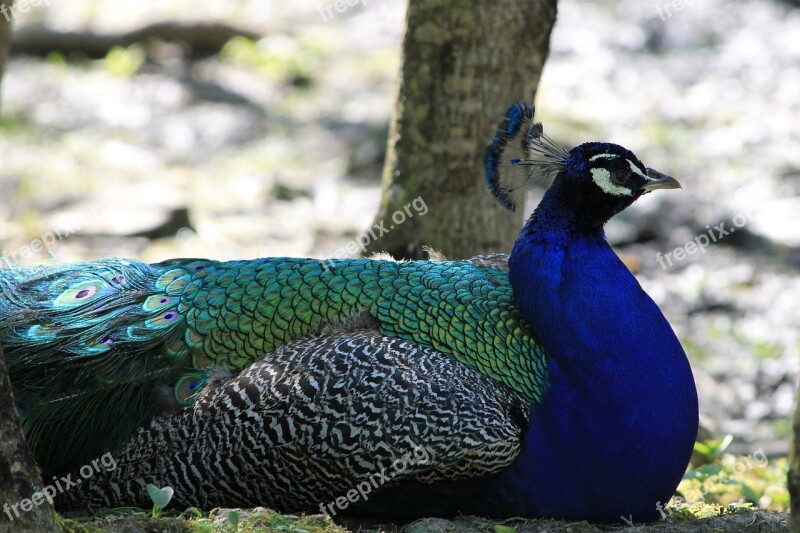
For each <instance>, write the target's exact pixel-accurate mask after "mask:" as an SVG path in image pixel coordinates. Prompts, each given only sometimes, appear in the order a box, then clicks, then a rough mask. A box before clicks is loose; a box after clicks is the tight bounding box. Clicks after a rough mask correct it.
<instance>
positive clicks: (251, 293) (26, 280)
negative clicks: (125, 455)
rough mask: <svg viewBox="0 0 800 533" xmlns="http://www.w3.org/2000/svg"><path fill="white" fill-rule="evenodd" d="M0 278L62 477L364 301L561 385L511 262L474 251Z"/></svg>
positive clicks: (101, 268) (13, 365) (39, 446)
mask: <svg viewBox="0 0 800 533" xmlns="http://www.w3.org/2000/svg"><path fill="white" fill-rule="evenodd" d="M0 289H2V296H0V343H2V344H3V346H4V347H5V349H6V354H7V359H8V365H9V371H10V373H11V380H12V383H13V384H14V387H15V393H16V395H17V399H18V403H19V405H20V408H19V409H20V413H21V416H22V418H23V425H24V427H25V431H26V434H27V435H28V439H29V441H30V442H31V444H32V446H33V448H34V450H35V452H36V453H37V456H38V457H39V460H40V462H41V464H42V465H43V467H44V468H45V471H46V472H47V473H56V472H60V471H62V470H64V469H67V468H70V467H74V466H79V465H81V464H84V462H85V461H86V460H91V459H93V458H95V457H98V456H100V455H102V454H103V453H106V452H108V451H114V449H115V447H116V446H118V445H119V444H120V443H121V441H122V440H124V439H126V438H127V437H128V436H129V435H130V433H131V432H132V430H133V429H134V428H136V427H138V426H139V425H141V424H142V423H143V422H144V421H145V420H146V419H147V418H149V417H151V416H152V415H153V414H154V413H156V412H158V411H159V410H160V409H164V408H167V407H168V406H169V405H170V403H172V405H173V406H175V407H180V406H185V405H189V404H191V403H192V402H193V400H194V398H195V397H196V396H197V393H198V392H199V391H200V390H201V389H202V386H203V384H204V383H205V381H206V380H207V379H208V378H209V376H210V375H211V373H212V372H214V371H216V370H218V369H220V368H222V369H229V370H233V371H236V370H241V369H242V368H244V367H245V366H247V365H248V364H250V363H251V362H253V361H255V360H256V359H260V358H261V357H263V356H264V355H266V354H268V353H269V352H270V351H271V350H273V349H275V348H277V347H278V346H281V345H283V344H285V343H287V342H289V341H291V340H293V339H297V338H299V337H302V336H304V335H308V334H310V333H314V332H317V331H319V330H320V329H322V328H323V327H324V326H326V325H327V324H329V323H338V322H343V321H345V320H347V319H349V318H351V317H354V316H356V315H359V314H361V313H363V312H365V311H366V312H368V313H369V314H370V315H371V316H372V317H374V318H375V319H377V321H378V322H379V324H380V331H381V333H383V334H384V335H387V336H392V337H398V338H402V339H407V340H412V341H415V342H417V343H419V344H421V345H424V346H430V347H432V348H435V349H436V350H438V351H440V352H442V353H445V354H448V355H451V356H452V357H454V358H455V359H457V360H458V361H460V362H462V363H463V364H465V365H467V366H470V367H472V368H475V369H477V370H478V371H480V372H481V373H483V374H485V375H488V376H490V377H493V378H495V379H497V380H499V381H501V382H503V383H505V384H507V385H508V386H509V387H511V388H513V389H514V390H516V391H518V392H520V393H521V394H523V395H524V396H525V397H527V398H528V399H530V400H531V401H533V402H538V401H539V400H540V398H541V395H542V393H543V390H544V387H545V383H546V371H545V369H546V361H545V357H544V354H543V353H542V351H541V349H540V348H539V347H538V346H537V345H536V343H535V340H534V339H533V338H532V336H531V334H530V330H529V328H528V326H527V324H526V322H525V321H524V319H523V318H522V317H521V315H520V314H519V312H518V311H517V310H516V308H515V307H514V305H513V304H512V295H511V287H510V285H509V282H508V276H507V274H506V272H503V271H500V270H494V269H491V268H486V267H479V266H475V265H472V264H470V263H466V262H450V261H442V262H428V261H414V262H394V261H378V260H370V259H353V260H339V261H319V260H315V259H295V258H267V259H256V260H250V261H231V262H216V261H207V260H195V259H184V260H172V261H167V262H164V263H159V264H153V265H148V264H145V263H140V262H136V261H131V260H121V259H109V260H103V261H95V262H90V263H79V264H73V265H65V266H60V267H55V268H50V269H44V270H26V269H12V270H0ZM159 391H160V394H159ZM164 398H170V399H171V401H164ZM65 434H66V435H69V438H65V437H64V436H65ZM45 451H46V452H45ZM43 455H45V456H43Z"/></svg>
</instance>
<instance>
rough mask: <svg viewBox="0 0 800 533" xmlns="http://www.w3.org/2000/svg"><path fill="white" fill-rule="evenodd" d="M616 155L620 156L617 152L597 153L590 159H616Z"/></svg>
mask: <svg viewBox="0 0 800 533" xmlns="http://www.w3.org/2000/svg"><path fill="white" fill-rule="evenodd" d="M615 157H619V156H618V155H616V154H597V155H593V156H592V157H590V158H589V161H596V160H598V159H614V158H615Z"/></svg>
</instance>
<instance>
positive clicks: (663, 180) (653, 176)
mask: <svg viewBox="0 0 800 533" xmlns="http://www.w3.org/2000/svg"><path fill="white" fill-rule="evenodd" d="M647 179H648V181H647V183H645V184H644V185H642V190H643V191H644V192H650V191H655V190H656V189H683V187H681V184H680V182H678V180H676V179H675V178H673V177H672V176H668V175H666V174H663V173H661V172H659V171H658V170H654V169H652V168H648V169H647Z"/></svg>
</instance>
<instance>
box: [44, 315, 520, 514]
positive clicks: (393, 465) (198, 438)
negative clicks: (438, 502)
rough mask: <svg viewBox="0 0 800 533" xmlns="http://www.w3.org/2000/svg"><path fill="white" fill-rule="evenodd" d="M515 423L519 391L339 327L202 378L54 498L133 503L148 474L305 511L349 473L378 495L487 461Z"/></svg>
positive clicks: (503, 447)
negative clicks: (193, 394)
mask: <svg viewBox="0 0 800 533" xmlns="http://www.w3.org/2000/svg"><path fill="white" fill-rule="evenodd" d="M528 425H529V407H528V402H526V400H525V399H524V398H522V397H521V396H520V395H518V394H517V393H515V392H513V391H512V390H511V389H509V388H508V387H506V386H504V385H502V384H500V383H499V382H497V381H495V380H493V379H491V378H488V377H486V376H483V375H482V374H480V373H478V372H476V371H474V370H472V369H469V368H467V367H466V366H464V365H462V364H460V363H458V362H456V361H453V360H452V358H449V357H447V356H445V355H443V354H441V353H439V352H437V351H435V350H433V349H430V348H424V347H421V346H419V345H417V344H415V343H413V342H409V341H404V340H399V339H395V338H390V337H385V336H382V335H380V334H379V333H378V332H376V331H371V330H369V329H358V330H355V331H354V330H352V329H349V330H348V329H346V328H345V329H342V330H340V331H335V330H334V331H332V332H326V333H324V334H321V335H314V336H309V337H306V338H303V339H300V340H298V341H295V342H292V343H289V344H287V345H285V346H283V347H281V348H279V349H278V350H276V351H274V352H273V353H271V354H269V355H268V356H267V357H265V358H264V359H262V360H260V361H258V362H256V363H254V364H252V365H251V366H249V367H248V368H247V369H246V370H244V371H243V372H241V373H240V374H238V375H235V376H231V377H227V378H225V377H222V378H219V379H212V380H211V382H209V384H208V385H207V386H206V388H205V390H204V391H203V393H202V395H201V397H200V398H199V399H198V401H197V403H196V404H195V405H194V406H193V407H191V408H189V409H186V410H182V411H179V412H176V413H173V414H168V415H162V416H160V417H157V418H155V419H154V420H153V421H151V422H150V423H149V425H147V426H145V427H144V428H142V429H140V430H139V431H138V432H137V433H136V434H135V436H134V437H133V438H132V439H131V440H130V442H129V443H128V445H127V446H126V447H125V449H124V450H123V451H122V453H121V454H120V455H119V458H118V464H117V467H116V468H115V469H114V470H110V471H109V472H101V473H100V474H98V475H96V476H94V477H92V478H91V479H90V480H87V482H85V483H84V484H83V485H81V487H80V488H79V489H76V490H73V491H70V492H69V493H67V494H65V495H64V496H63V498H64V499H63V500H62V501H61V502H59V501H58V500H57V504H60V506H61V507H64V508H89V509H98V508H100V507H114V506H119V505H130V504H135V505H141V506H147V505H148V503H149V498H148V496H147V492H146V484H147V483H151V482H152V483H155V484H158V485H161V486H171V487H172V488H173V489H174V490H175V499H176V500H177V502H178V503H179V505H196V506H200V507H207V506H256V505H266V506H269V507H272V508H275V509H280V510H283V511H315V512H319V511H320V509H321V507H320V504H324V503H325V502H331V501H334V500H335V499H336V498H337V497H341V496H344V495H345V494H347V492H348V491H349V490H351V489H353V488H355V487H356V486H357V485H358V484H359V483H363V482H370V483H371V484H372V486H373V487H374V488H373V489H371V490H373V491H374V492H380V491H384V490H387V489H390V490H391V489H392V487H397V486H399V485H402V484H406V485H408V484H409V483H411V484H420V485H426V484H427V485H430V484H432V483H436V484H439V485H441V484H443V483H444V484H447V483H448V482H449V483H452V482H453V481H456V480H469V479H473V480H474V479H480V478H482V477H484V476H487V475H490V474H492V473H496V472H499V471H501V470H503V469H505V468H506V467H508V465H509V464H511V462H512V461H513V460H514V458H515V457H516V456H517V455H518V453H519V451H520V446H521V439H522V435H523V434H524V433H525V431H526V430H527V427H528ZM398 461H400V462H398ZM383 476H386V477H383ZM387 478H388V479H389V480H388V482H386V479H387ZM375 501H378V499H375ZM359 505H362V506H364V507H365V508H367V510H366V511H365V512H371V511H370V510H369V505H368V503H367V502H361V504H359ZM352 507H356V506H355V505H354V506H352ZM349 511H350V512H352V511H353V509H352V508H351V509H350V510H349ZM463 511H464V512H467V511H469V509H463Z"/></svg>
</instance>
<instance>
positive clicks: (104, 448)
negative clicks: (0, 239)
mask: <svg viewBox="0 0 800 533" xmlns="http://www.w3.org/2000/svg"><path fill="white" fill-rule="evenodd" d="M189 272H190V271H188V270H186V269H185V268H181V267H175V266H162V265H147V264H143V263H138V262H129V261H124V260H116V259H112V260H103V261H96V262H92V263H77V264H71V265H64V266H58V267H54V268H50V269H46V270H41V269H0V289H2V295H0V318H1V319H2V328H1V329H0V343H2V345H3V346H4V348H5V350H6V357H7V359H8V367H9V373H10V377H11V382H12V384H14V389H15V395H16V397H17V401H18V406H19V411H20V416H21V418H22V420H23V426H24V428H25V432H26V435H27V437H28V440H29V442H30V444H31V446H32V447H33V448H34V450H48V453H47V454H39V453H37V455H38V456H39V460H40V464H41V466H42V467H43V468H44V470H45V472H46V473H60V472H61V471H63V470H65V469H67V468H69V467H70V466H72V465H74V464H83V463H82V462H81V461H84V462H85V461H86V460H91V459H93V458H95V457H98V456H100V455H102V454H103V453H105V452H108V451H110V449H112V448H114V447H115V446H116V445H117V444H118V443H120V441H121V440H124V439H125V438H126V437H127V436H128V435H129V434H130V432H131V431H132V430H133V429H135V428H136V427H137V426H139V425H141V424H142V423H143V422H144V421H145V420H147V419H148V418H150V417H151V416H152V415H153V414H154V412H155V409H156V406H157V405H158V402H155V401H154V400H153V394H154V392H155V391H156V390H157V389H158V388H159V386H161V385H163V386H172V385H173V383H174V382H176V381H177V380H178V377H179V376H181V375H182V374H185V373H187V372H190V371H191V370H192V367H191V361H190V358H189V357H188V349H187V347H186V343H185V342H184V341H183V340H182V339H183V337H184V331H185V324H184V321H183V317H182V316H180V315H179V314H178V312H177V305H178V301H177V298H176V297H175V296H174V295H170V292H172V291H173V289H174V286H172V284H175V283H176V280H178V279H179V278H181V277H184V276H187V275H188V273H189ZM65 435H69V443H68V444H65V443H64V436H65ZM98 435H100V436H102V438H100V439H98V438H97V436H98Z"/></svg>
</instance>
